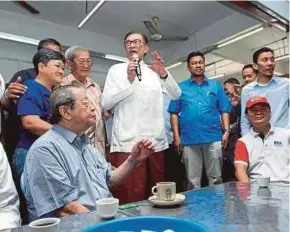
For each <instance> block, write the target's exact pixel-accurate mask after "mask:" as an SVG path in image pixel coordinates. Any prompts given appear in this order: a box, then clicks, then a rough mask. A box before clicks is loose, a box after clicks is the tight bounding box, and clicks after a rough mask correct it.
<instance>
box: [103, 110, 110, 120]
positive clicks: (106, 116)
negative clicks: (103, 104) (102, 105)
mask: <svg viewBox="0 0 290 232" xmlns="http://www.w3.org/2000/svg"><path fill="white" fill-rule="evenodd" d="M111 115H112V111H111V110H104V111H103V117H104V119H108V118H109V117H111Z"/></svg>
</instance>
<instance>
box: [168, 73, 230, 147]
mask: <svg viewBox="0 0 290 232" xmlns="http://www.w3.org/2000/svg"><path fill="white" fill-rule="evenodd" d="M179 87H180V89H181V91H182V93H181V96H180V98H179V99H178V100H172V101H171V102H170V104H169V107H168V111H169V112H170V113H176V114H179V130H180V132H179V133H180V139H181V142H182V144H183V145H194V144H204V143H212V142H216V141H221V137H222V129H221V116H220V115H221V114H223V113H227V112H229V111H230V110H231V104H230V101H229V99H228V97H227V95H226V93H225V91H224V89H223V87H222V85H221V84H220V83H219V82H218V81H217V80H209V79H208V78H205V79H204V81H203V82H202V83H200V84H199V83H197V82H196V81H194V80H192V78H190V79H188V80H186V81H183V82H181V83H180V84H179Z"/></svg>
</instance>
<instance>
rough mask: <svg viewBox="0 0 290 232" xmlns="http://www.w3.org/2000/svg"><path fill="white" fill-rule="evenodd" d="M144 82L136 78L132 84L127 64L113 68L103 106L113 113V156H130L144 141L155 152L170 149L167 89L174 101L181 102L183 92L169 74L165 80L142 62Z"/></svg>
mask: <svg viewBox="0 0 290 232" xmlns="http://www.w3.org/2000/svg"><path fill="white" fill-rule="evenodd" d="M140 66H141V73H142V80H141V81H139V80H138V78H137V77H136V78H135V80H134V82H133V83H132V84H131V83H130V82H129V81H128V77H127V67H128V63H121V64H116V65H113V66H112V67H111V68H110V69H109V72H108V75H107V79H106V83H105V88H104V92H103V95H102V105H103V108H104V109H105V110H110V109H113V111H114V121H113V129H112V142H111V152H131V149H132V147H133V145H134V144H135V143H136V142H137V141H138V140H140V139H141V138H148V139H150V140H152V141H153V143H154V144H155V151H156V152H158V151H162V150H165V149H166V148H167V147H168V142H167V138H166V134H165V129H164V117H163V95H162V88H164V89H165V90H166V92H167V94H168V96H169V97H170V98H171V99H174V100H175V99H178V98H179V97H180V95H181V90H180V88H179V86H178V84H177V83H176V82H175V80H174V79H173V77H172V76H171V74H170V73H168V77H167V79H166V80H161V79H160V77H159V75H158V74H157V73H156V72H154V71H153V70H152V69H151V68H149V67H148V66H147V65H146V64H145V63H144V62H143V61H141V62H140Z"/></svg>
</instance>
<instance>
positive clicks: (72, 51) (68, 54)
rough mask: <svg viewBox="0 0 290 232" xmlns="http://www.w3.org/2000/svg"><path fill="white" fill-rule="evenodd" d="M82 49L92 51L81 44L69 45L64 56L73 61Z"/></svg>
mask: <svg viewBox="0 0 290 232" xmlns="http://www.w3.org/2000/svg"><path fill="white" fill-rule="evenodd" d="M80 51H84V52H88V53H90V51H89V50H88V49H86V48H83V47H80V46H72V47H69V48H68V49H66V51H65V54H64V57H65V59H66V60H70V61H73V60H74V58H75V57H76V55H77V53H78V52H80Z"/></svg>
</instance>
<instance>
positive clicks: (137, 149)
mask: <svg viewBox="0 0 290 232" xmlns="http://www.w3.org/2000/svg"><path fill="white" fill-rule="evenodd" d="M153 152H154V145H153V144H152V142H151V141H150V140H148V139H142V140H140V141H139V142H137V143H136V144H135V145H134V147H133V148H132V151H131V154H130V157H129V158H130V159H131V160H132V161H133V162H134V163H140V162H141V161H143V160H145V159H147V157H148V156H149V155H151V154H152V153H153Z"/></svg>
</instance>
